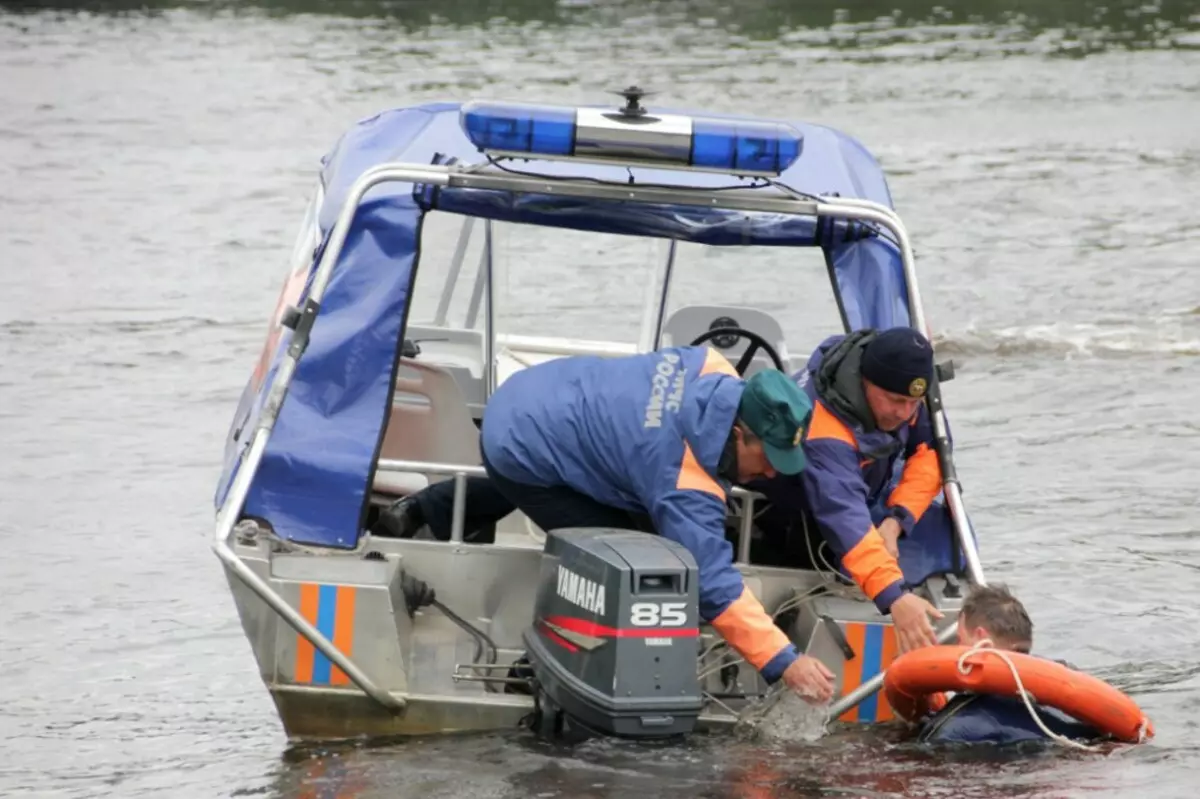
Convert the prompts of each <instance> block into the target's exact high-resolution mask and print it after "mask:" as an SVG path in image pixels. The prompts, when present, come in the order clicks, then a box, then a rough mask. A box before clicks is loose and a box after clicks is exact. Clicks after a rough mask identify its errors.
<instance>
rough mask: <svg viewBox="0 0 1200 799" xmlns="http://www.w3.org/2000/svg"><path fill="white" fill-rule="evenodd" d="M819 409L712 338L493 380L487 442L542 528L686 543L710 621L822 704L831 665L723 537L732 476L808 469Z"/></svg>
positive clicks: (498, 476)
mask: <svg viewBox="0 0 1200 799" xmlns="http://www.w3.org/2000/svg"><path fill="white" fill-rule="evenodd" d="M810 410H811V404H810V402H809V400H808V398H807V396H806V395H805V394H804V392H803V391H801V390H800V389H799V388H798V387H797V386H796V384H795V383H794V382H793V381H792V380H791V379H790V378H788V376H787V375H785V374H784V373H783V372H779V371H777V370H773V369H771V370H764V371H761V372H758V373H756V374H755V375H753V376H752V377H750V378H749V379H745V380H744V379H742V378H741V377H740V376H738V374H737V373H736V371H734V369H733V367H732V366H731V365H730V363H729V362H728V361H727V360H726V359H725V358H724V357H723V356H722V355H720V354H719V353H718V352H717V351H716V350H712V349H709V348H707V347H702V346H700V347H667V348H663V349H661V350H658V351H656V352H650V353H645V354H639V355H633V356H627V357H621V358H601V357H596V356H578V357H567V358H560V359H555V360H552V361H548V362H546V363H541V364H537V365H535V366H530V367H528V368H526V369H523V370H521V371H520V372H517V373H516V374H515V375H513V376H512V377H510V378H508V380H506V381H505V382H504V383H503V384H502V385H501V386H500V387H499V388H498V389H497V390H496V392H495V393H494V394H493V395H492V397H491V399H490V400H489V402H488V406H487V411H486V413H485V414H484V419H483V425H482V427H481V431H480V448H481V450H482V456H483V457H482V459H483V465H484V469H485V470H486V471H487V474H488V477H489V478H490V480H491V483H492V485H493V486H494V488H495V489H496V490H497V491H498V492H499V493H500V494H502V495H504V496H505V497H506V498H507V499H508V501H509V502H511V503H512V504H513V505H514V506H515V507H517V508H519V509H520V510H521V511H522V512H523V513H524V514H525V515H526V516H528V517H529V518H530V519H531V520H532V521H533V522H534V523H535V524H537V525H538V526H539V527H541V528H542V529H543V530H555V529H561V528H569V527H608V528H617V529H622V528H624V529H630V528H635V529H641V530H643V531H646V532H657V533H658V534H659V535H662V536H664V537H666V538H669V539H671V540H673V541H676V542H678V543H680V544H682V545H683V546H684V547H686V548H687V549H688V550H689V551H690V552H691V553H692V555H693V556H694V557H695V559H696V563H697V565H698V567H699V578H700V579H699V594H700V607H699V612H700V617H701V619H703V620H704V621H706V622H708V623H710V624H711V625H712V626H713V628H714V629H715V630H716V631H717V632H718V633H719V634H720V635H721V636H722V637H723V638H724V639H725V640H726V641H727V642H728V643H729V644H730V646H731V647H732V648H733V649H735V650H736V651H737V652H738V653H739V654H740V655H741V656H742V657H744V658H745V659H746V661H747V662H749V663H750V664H751V665H752V666H753V667H755V668H756V669H757V670H758V672H759V674H761V675H762V677H763V679H764V680H766V681H767V682H768V683H775V682H778V681H780V680H782V681H783V682H784V684H785V685H787V686H788V687H789V688H791V689H792V690H794V691H796V692H797V693H798V694H800V695H801V697H803V698H804V699H805V700H807V701H809V702H812V703H818V702H824V701H827V700H828V699H829V698H830V697H831V696H832V693H833V682H832V680H833V674H832V673H831V672H830V671H829V670H828V669H827V668H826V667H825V666H824V665H823V664H822V663H821V662H820V661H819V660H817V659H815V658H812V657H808V656H805V655H801V654H800V653H799V652H798V650H797V649H796V647H795V645H794V644H792V642H791V641H790V640H789V639H788V637H787V635H786V634H785V633H784V632H783V630H781V629H780V628H779V627H777V626H776V625H775V623H774V622H773V620H772V618H771V616H770V615H769V614H768V613H767V612H766V611H765V610H764V609H763V606H762V605H761V604H760V602H759V600H758V599H757V598H756V597H755V596H754V594H753V593H752V592H751V591H750V590H749V589H748V588H747V587H746V585H745V583H744V582H743V579H742V575H741V572H739V571H738V570H737V568H735V566H734V565H733V548H732V547H731V546H730V544H729V542H728V541H727V540H726V538H725V519H726V497H727V496H728V493H729V491H730V488H731V486H732V485H734V484H745V483H747V482H750V481H751V480H754V479H757V478H769V477H773V476H774V475H776V474H777V473H778V474H789V475H794V474H798V473H800V472H801V471H802V470H803V468H804V464H805V459H804V452H803V449H802V448H801V446H800V443H801V440H802V439H803V436H804V423H805V421H806V419H807V418H808V416H809V413H810Z"/></svg>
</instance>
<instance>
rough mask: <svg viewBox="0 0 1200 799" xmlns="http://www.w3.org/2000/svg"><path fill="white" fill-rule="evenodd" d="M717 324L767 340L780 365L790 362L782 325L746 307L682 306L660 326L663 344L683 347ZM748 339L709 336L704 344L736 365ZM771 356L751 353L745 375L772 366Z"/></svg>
mask: <svg viewBox="0 0 1200 799" xmlns="http://www.w3.org/2000/svg"><path fill="white" fill-rule="evenodd" d="M718 327H740V328H742V329H744V330H749V331H751V332H754V333H757V334H759V335H760V336H762V337H763V338H764V339H766V340H767V342H768V343H769V344H771V346H773V347H774V348H775V351H776V352H778V353H779V357H780V359H782V360H783V363H784V366H785V367H787V366H789V365H790V362H789V359H788V352H787V343H786V342H785V340H784V335H783V326H782V325H780V324H779V322H778V320H776V319H775V317H773V316H771V315H770V314H769V313H767V312H766V311H760V310H759V309H757V308H746V307H742V306H736V305H685V306H683V307H682V308H679V309H677V310H676V311H675V312H674V313H672V314H671V316H670V318H669V319H667V323H666V324H665V325H663V340H662V344H663V346H673V347H686V346H687V345H689V344H691V343H692V342H693V341H695V340H696V337H697V336H699V335H700V334H701V333H704V332H706V331H708V330H712V329H714V328H718ZM749 344H750V342H749V341H747V340H746V339H745V338H739V339H738V340H737V341H736V342H734V343H732V344H730V343H729V342H726V341H722V340H721V339H720V338H716V339H709V340H708V341H707V342H705V345H706V346H709V347H712V348H713V349H715V350H717V351H718V352H720V353H721V354H722V355H724V356H725V357H726V358H728V359H729V362H730V363H733V364H736V363H737V362H738V359H739V358H741V357H742V355H743V354H744V353H745V352H746V348H747V347H748V346H749ZM774 366H775V365H774V364H773V363H772V362H771V358H770V356H769V355H767V354H766V353H765V352H764V351H763V350H761V349H760V350H759V351H758V352H757V353H755V355H754V360H753V361H751V363H750V366H749V367H748V368H747V369H746V377H749V376H750V375H752V374H754V373H755V372H757V371H759V370H760V369H773V368H774Z"/></svg>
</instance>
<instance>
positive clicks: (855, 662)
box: [838, 622, 867, 721]
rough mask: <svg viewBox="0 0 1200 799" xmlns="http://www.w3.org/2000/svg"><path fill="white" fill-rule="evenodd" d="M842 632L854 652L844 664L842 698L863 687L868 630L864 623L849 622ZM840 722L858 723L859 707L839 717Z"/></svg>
mask: <svg viewBox="0 0 1200 799" xmlns="http://www.w3.org/2000/svg"><path fill="white" fill-rule="evenodd" d="M842 632H843V633H844V634H845V636H846V642H847V643H849V644H850V648H851V649H853V650H854V657H853V658H851V659H850V660H846V661H843V662H842V696H845V695H846V694H848V693H850V692H851V691H853V690H854V689H855V688H857V687H858V686H860V685H862V670H863V650H864V649H865V647H864V646H863V643H864V642H865V640H866V635H867V630H866V626H865V625H864V624H862V622H847V623H846V624H845V625H844V626H843V629H842ZM838 721H858V706H857V705H856V706H855V707H852V708H850V709H849V710H847V711H846V712H845V713H843V714H842V715H840V716H838Z"/></svg>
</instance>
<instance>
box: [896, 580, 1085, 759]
mask: <svg viewBox="0 0 1200 799" xmlns="http://www.w3.org/2000/svg"><path fill="white" fill-rule="evenodd" d="M958 644H959V645H960V646H966V647H976V646H982V647H990V648H994V649H997V650H1001V651H1008V652H1017V653H1020V654H1023V655H1029V654H1031V653H1032V651H1033V621H1032V620H1031V619H1030V617H1029V613H1028V612H1027V611H1026V609H1025V606H1024V605H1023V604H1022V603H1021V600H1019V599H1017V598H1016V597H1015V596H1013V594H1012V593H1011V592H1010V591H1009V589H1008V587H1007V586H1005V585H1003V584H991V585H986V586H976V587H975V588H973V589H972V590H971V592H970V593H969V594H968V595H967V597H966V599H964V600H963V605H962V609H961V610H960V611H959V614H958ZM1056 662H1058V663H1061V664H1062V665H1064V666H1067V667H1068V668H1072V667H1071V666H1070V664H1069V663H1066V662H1064V661H1056ZM1034 708H1035V710H1036V711H1037V714H1038V716H1039V717H1040V719H1041V721H1042V723H1043V724H1045V725H1046V727H1047V728H1048V729H1049V730H1050V731H1051V732H1053V733H1055V734H1056V735H1061V736H1065V737H1067V738H1072V739H1082V740H1097V739H1100V738H1103V737H1104V736H1103V734H1102V733H1100V732H1099V731H1098V730H1096V729H1095V728H1093V727H1091V726H1090V725H1087V724H1084V723H1082V722H1080V721H1077V720H1076V719H1073V718H1071V717H1070V716H1068V715H1066V714H1065V713H1062V712H1061V711H1059V710H1056V709H1055V708H1052V707H1048V706H1046V705H1040V704H1036V703H1035V705H1034ZM1046 739H1047V736H1046V734H1045V732H1044V731H1043V730H1042V729H1041V728H1040V727H1039V726H1038V725H1037V722H1036V721H1034V719H1033V717H1032V716H1031V715H1030V713H1029V709H1028V708H1027V707H1026V706H1025V703H1024V701H1023V700H1022V699H1021V698H1020V697H1015V696H1000V695H995V694H977V693H971V692H969V691H964V692H962V693H958V694H955V695H954V697H953V698H951V699H950V700H949V702H946V703H945V704H944V705H943V706H942V707H940V708H938V709H937V710H936V711H935V712H933V713H930V714H929V715H928V716H926V717H925V718H923V719H920V720H919V721H918V722H917V740H918V741H919V742H922V743H955V744H963V743H989V744H1014V743H1022V742H1028V741H1045V740H1046Z"/></svg>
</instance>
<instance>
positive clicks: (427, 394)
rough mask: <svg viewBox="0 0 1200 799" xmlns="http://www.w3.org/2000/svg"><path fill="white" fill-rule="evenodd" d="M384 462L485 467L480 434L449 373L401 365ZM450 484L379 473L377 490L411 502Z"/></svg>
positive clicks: (418, 476)
mask: <svg viewBox="0 0 1200 799" xmlns="http://www.w3.org/2000/svg"><path fill="white" fill-rule="evenodd" d="M379 457H380V458H386V459H391V460H412V461H432V462H437V463H454V464H463V465H467V466H478V465H480V463H481V462H482V461H481V459H480V455H479V429H478V428H477V427H476V426H475V421H474V419H473V418H472V417H471V412H470V410H469V409H468V407H467V402H466V400H465V399H464V398H463V394H462V391H461V390H460V389H459V386H458V383H457V382H456V381H455V380H454V377H453V376H451V374H450V373H449V372H448V371H446V370H445V369H442V368H441V367H438V366H434V365H432V364H428V363H421V362H419V361H416V360H413V359H411V358H402V359H401V360H400V369H399V373H398V374H397V377H396V392H395V396H394V397H393V399H392V409H391V411H390V413H389V415H388V422H387V427H386V428H385V430H384V433H383V445H382V446H381V447H380V449H379ZM448 479H450V477H449V476H446V475H425V474H421V473H418V472H381V471H377V472H376V473H375V481H374V483H373V484H372V487H373V488H374V490H375V491H377V492H380V493H384V494H391V495H394V496H407V495H409V494H412V493H415V492H417V491H420V490H421V489H422V488H425V487H427V486H428V485H429V484H430V483H435V482H438V481H440V480H448Z"/></svg>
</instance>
